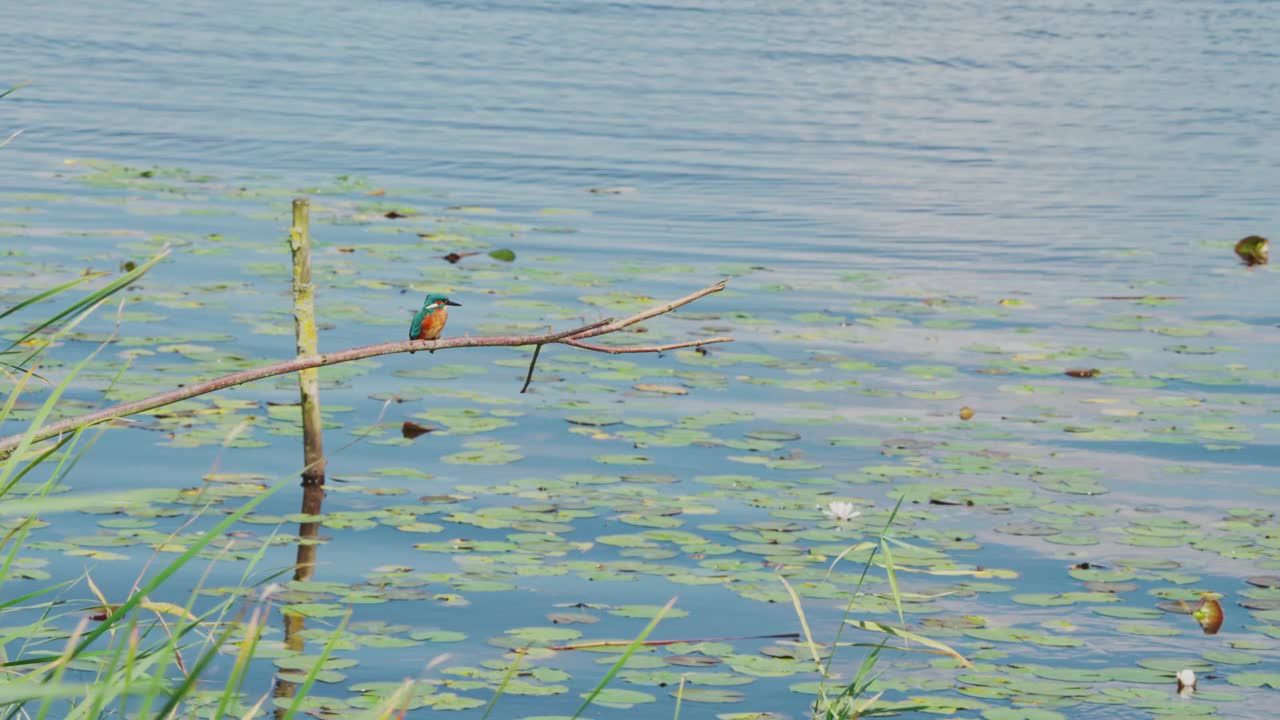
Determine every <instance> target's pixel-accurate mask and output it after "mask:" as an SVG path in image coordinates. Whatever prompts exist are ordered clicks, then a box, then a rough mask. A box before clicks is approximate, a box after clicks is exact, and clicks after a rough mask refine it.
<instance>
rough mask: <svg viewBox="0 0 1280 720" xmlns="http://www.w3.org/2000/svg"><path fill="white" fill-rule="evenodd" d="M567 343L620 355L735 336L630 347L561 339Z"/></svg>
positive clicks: (698, 343) (659, 350) (680, 346)
mask: <svg viewBox="0 0 1280 720" xmlns="http://www.w3.org/2000/svg"><path fill="white" fill-rule="evenodd" d="M560 342H561V343H563V344H565V345H572V346H574V347H576V348H582V349H583V350H590V351H592V352H602V353H609V354H611V355H619V354H622V353H660V352H666V351H668V350H677V349H679V348H687V347H702V346H703V345H710V344H712V343H722V342H733V338H731V337H729V336H727V335H721V336H720V337H713V338H707V339H706V340H688V341H686V342H678V343H671V344H670V345H633V346H630V347H610V346H608V345H595V344H593V343H584V342H578V341H577V340H573V339H569V340H561V341H560Z"/></svg>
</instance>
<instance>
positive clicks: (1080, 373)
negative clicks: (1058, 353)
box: [1062, 368, 1101, 378]
mask: <svg viewBox="0 0 1280 720" xmlns="http://www.w3.org/2000/svg"><path fill="white" fill-rule="evenodd" d="M1100 372H1101V370H1098V369H1097V368H1086V369H1074V370H1067V371H1066V372H1064V373H1062V374H1063V375H1066V376H1067V377H1073V378H1091V377H1097V376H1098V373H1100Z"/></svg>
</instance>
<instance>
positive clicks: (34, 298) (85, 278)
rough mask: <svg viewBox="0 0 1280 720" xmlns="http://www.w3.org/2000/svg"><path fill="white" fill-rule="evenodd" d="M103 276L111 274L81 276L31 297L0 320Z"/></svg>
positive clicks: (15, 306) (1, 315)
mask: <svg viewBox="0 0 1280 720" xmlns="http://www.w3.org/2000/svg"><path fill="white" fill-rule="evenodd" d="M103 275H110V273H108V272H107V271H106V270H103V271H101V272H96V273H90V274H88V275H81V276H80V277H78V278H76V279H75V280H72V281H71V282H66V283H63V284H61V285H59V286H57V287H55V288H52V289H49V290H45V291H44V292H42V293H40V294H39V295H33V296H31V297H29V298H27V299H26V300H23V301H22V302H20V303H18V304H17V305H14V306H13V307H11V308H9V309H8V310H4V311H2V312H0V320H3V319H4V318H6V317H8V316H10V315H12V314H14V313H16V312H18V311H19V310H21V309H23V308H25V307H28V306H30V305H35V304H36V303H38V302H40V301H42V300H47V299H49V298H51V297H53V296H54V295H57V294H58V293H62V292H66V291H67V290H70V289H71V288H73V287H75V286H77V285H79V284H81V283H86V282H89V281H90V280H96V279H98V278H100V277H102V276H103ZM10 347H12V346H10Z"/></svg>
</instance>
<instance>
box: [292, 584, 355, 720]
mask: <svg viewBox="0 0 1280 720" xmlns="http://www.w3.org/2000/svg"><path fill="white" fill-rule="evenodd" d="M350 619H351V610H350V609H348V610H347V614H346V615H344V616H343V617H342V622H340V623H338V627H337V628H336V629H335V630H334V631H333V636H332V637H330V638H329V642H327V643H325V645H324V650H321V651H320V657H319V658H317V659H316V664H315V665H312V666H311V670H310V671H309V672H307V677H306V679H305V680H303V681H302V685H301V686H300V687H299V688H298V691H297V693H295V694H294V696H293V702H292V703H290V704H289V709H288V710H286V711H285V713H284V716H283V717H281V718H280V720H293V716H294V715H296V714H297V712H298V710H300V709H301V708H302V703H303V702H305V701H306V699H307V694H308V693H310V692H311V686H312V685H315V684H316V676H317V675H319V674H320V671H321V670H322V669H324V664H325V663H326V662H328V661H329V656H330V655H332V654H333V649H334V648H335V647H337V646H338V638H341V637H342V633H343V631H344V630H346V629H347V621H348V620H350Z"/></svg>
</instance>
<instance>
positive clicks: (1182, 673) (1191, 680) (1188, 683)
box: [1178, 668, 1196, 698]
mask: <svg viewBox="0 0 1280 720" xmlns="http://www.w3.org/2000/svg"><path fill="white" fill-rule="evenodd" d="M1195 691H1196V672H1195V671H1194V670H1192V669H1191V668H1183V669H1182V670H1179V671H1178V695H1180V696H1181V697H1184V698H1189V697H1191V695H1192V694H1193V693H1195Z"/></svg>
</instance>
